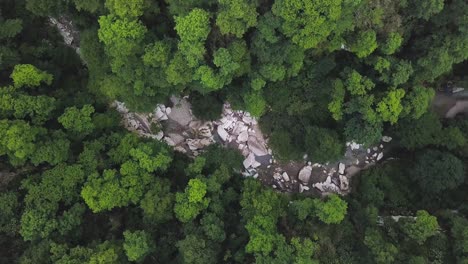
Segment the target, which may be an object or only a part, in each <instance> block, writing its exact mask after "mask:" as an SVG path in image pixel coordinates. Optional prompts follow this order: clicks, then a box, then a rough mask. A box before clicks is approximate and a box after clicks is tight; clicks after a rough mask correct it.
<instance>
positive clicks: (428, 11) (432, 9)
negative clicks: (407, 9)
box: [411, 0, 444, 20]
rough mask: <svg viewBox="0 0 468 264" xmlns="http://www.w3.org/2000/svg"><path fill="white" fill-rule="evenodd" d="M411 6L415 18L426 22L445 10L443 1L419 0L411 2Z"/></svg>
mask: <svg viewBox="0 0 468 264" xmlns="http://www.w3.org/2000/svg"><path fill="white" fill-rule="evenodd" d="M411 4H412V5H411V7H412V9H411V10H412V11H413V12H414V13H413V14H414V16H415V17H417V18H422V19H424V20H429V18H430V17H431V16H433V15H435V14H437V13H439V12H440V11H442V9H443V8H444V1H443V0H427V1H425V0H417V1H414V2H411Z"/></svg>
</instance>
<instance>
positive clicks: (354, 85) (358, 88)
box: [345, 70, 375, 95]
mask: <svg viewBox="0 0 468 264" xmlns="http://www.w3.org/2000/svg"><path fill="white" fill-rule="evenodd" d="M345 87H346V89H347V90H348V91H349V92H350V93H351V95H365V94H366V93H367V92H368V91H370V90H372V89H373V88H374V87H375V84H374V83H373V82H372V81H371V80H370V79H369V78H367V77H365V76H362V75H361V74H359V72H357V71H355V70H351V71H349V72H348V73H347V74H346V80H345Z"/></svg>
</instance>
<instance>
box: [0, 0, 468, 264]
mask: <svg viewBox="0 0 468 264" xmlns="http://www.w3.org/2000/svg"><path fill="white" fill-rule="evenodd" d="M467 13H468V3H467V2H466V1H465V0H449V1H443V0H406V1H403V0H402V1H394V0H379V1H377V0H375V1H374V0H355V1H348V0H218V1H216V0H131V1H129V0H66V1H57V0H3V1H1V2H0V246H1V249H0V263H21V264H29V263H38V264H42V263H59V264H65V263H67V264H68V263H73V264H74V263H80V264H81V263H89V264H95V263H96V264H97V263H203V264H206V263H265V264H267V263H268V264H275V263H278V264H282V263H311V264H313V263H331V264H334V263H336V264H338V263H349V264H352V263H356V264H358V263H359V264H361V263H385V264H387V263H468V207H467V206H466V204H467V202H468V199H467V196H466V188H467V185H466V174H467V173H466V171H467V166H466V165H467V160H468V151H467V150H468V149H467V147H468V146H467V137H468V121H466V120H465V119H463V118H456V119H453V120H451V121H448V120H445V119H441V118H440V117H439V116H438V115H437V114H436V113H434V112H432V111H430V110H429V108H430V104H431V101H432V99H433V98H434V96H435V95H436V92H435V91H436V90H437V89H438V88H439V87H441V86H442V85H443V84H445V83H446V82H447V81H449V80H458V81H459V83H460V84H463V83H464V82H463V80H466V68H467V63H466V59H467V58H468V38H467V35H468V20H467ZM62 16H63V17H65V18H67V19H69V20H71V21H73V24H74V25H75V26H76V27H77V28H78V29H79V31H80V39H81V41H80V44H79V45H80V56H79V55H77V53H76V52H75V50H73V49H72V48H71V47H69V46H67V45H65V44H64V42H63V38H62V36H61V35H60V34H59V33H58V32H57V30H56V28H55V27H53V26H51V24H50V22H49V17H62ZM465 84H466V83H465ZM173 94H174V95H190V100H191V101H192V103H193V104H194V109H193V112H194V114H195V115H197V116H199V117H200V118H201V119H204V120H210V119H216V118H218V116H219V115H220V112H221V107H222V103H223V102H224V101H229V102H230V103H231V104H232V105H233V107H234V108H236V109H243V110H248V111H249V112H250V113H252V114H253V115H255V116H257V117H258V118H259V121H260V125H261V127H262V129H263V132H264V133H265V135H267V136H268V137H269V143H270V146H271V147H272V148H273V150H274V152H275V155H276V157H278V158H279V159H281V160H289V159H300V158H302V156H303V154H304V153H307V154H308V155H309V157H310V158H311V159H312V160H313V161H315V162H323V163H325V162H328V161H335V160H337V159H339V158H340V157H341V156H342V155H343V150H344V142H345V141H350V140H354V141H356V142H358V143H364V144H366V145H370V144H372V143H375V142H377V141H378V140H380V138H381V136H382V135H384V134H387V133H389V134H390V135H391V136H393V137H394V141H393V142H392V146H391V148H392V149H391V152H392V153H391V154H393V155H394V156H396V157H397V159H394V160H386V161H385V162H384V163H382V164H379V165H377V166H375V167H373V168H370V169H368V170H366V171H364V172H362V173H361V174H360V175H358V176H355V178H353V180H352V192H351V194H350V195H348V196H344V197H341V196H338V195H330V196H327V197H315V196H307V195H304V194H291V195H285V194H283V193H280V192H277V191H275V190H274V189H272V188H270V187H269V186H263V185H262V183H261V182H260V181H258V180H255V179H244V178H242V176H241V175H240V173H239V169H240V168H241V167H242V156H241V155H240V154H239V153H238V152H237V151H235V150H229V149H226V148H221V147H210V148H209V149H208V150H207V151H206V152H205V153H203V154H202V155H201V156H198V157H197V158H195V159H189V158H188V157H186V156H183V155H182V154H180V153H176V152H174V151H173V150H172V149H171V148H170V147H169V146H168V145H166V144H164V143H162V142H160V141H156V140H152V139H147V138H140V137H138V136H136V135H135V134H132V133H130V132H128V131H126V130H124V129H123V128H122V127H121V126H120V116H119V114H117V113H116V112H115V110H113V109H112V108H110V107H109V102H111V101H112V100H114V99H119V100H122V101H124V102H125V103H126V105H127V106H129V107H130V108H131V109H132V110H135V111H148V110H151V109H152V108H153V107H154V106H155V105H156V104H157V103H161V102H165V101H166V100H167V99H168V97H169V96H170V95H173Z"/></svg>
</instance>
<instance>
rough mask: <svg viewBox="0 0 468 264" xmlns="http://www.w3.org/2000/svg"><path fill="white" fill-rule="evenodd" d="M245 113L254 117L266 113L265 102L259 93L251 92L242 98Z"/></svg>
mask: <svg viewBox="0 0 468 264" xmlns="http://www.w3.org/2000/svg"><path fill="white" fill-rule="evenodd" d="M244 103H245V107H246V109H247V111H248V112H249V113H250V114H251V115H252V116H255V117H260V116H262V115H263V113H264V112H265V111H266V104H267V103H266V101H265V99H264V98H263V96H262V94H261V93H259V92H251V93H249V94H246V95H245V96H244Z"/></svg>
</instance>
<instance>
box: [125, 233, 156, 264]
mask: <svg viewBox="0 0 468 264" xmlns="http://www.w3.org/2000/svg"><path fill="white" fill-rule="evenodd" d="M123 236H124V243H123V248H124V250H125V254H126V255H127V258H128V260H130V261H136V262H142V261H143V260H144V258H145V257H146V255H148V254H149V253H150V252H151V250H153V245H152V241H151V237H150V236H149V234H148V233H146V232H145V231H142V230H137V231H134V232H132V231H129V230H126V231H125V232H124V233H123Z"/></svg>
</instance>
